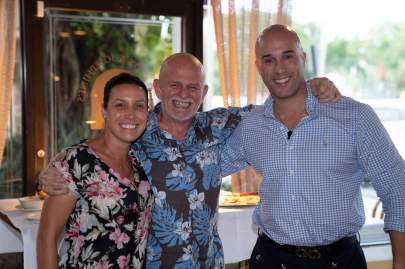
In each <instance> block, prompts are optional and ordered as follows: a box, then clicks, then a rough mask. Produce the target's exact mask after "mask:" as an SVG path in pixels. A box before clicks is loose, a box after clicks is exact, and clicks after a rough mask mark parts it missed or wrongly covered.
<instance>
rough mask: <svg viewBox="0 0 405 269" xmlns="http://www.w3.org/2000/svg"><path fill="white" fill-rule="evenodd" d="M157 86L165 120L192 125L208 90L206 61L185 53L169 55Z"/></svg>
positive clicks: (156, 82)
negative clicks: (205, 80) (205, 77)
mask: <svg viewBox="0 0 405 269" xmlns="http://www.w3.org/2000/svg"><path fill="white" fill-rule="evenodd" d="M153 85H154V88H155V91H156V95H157V96H158V98H159V99H160V101H161V103H162V112H161V114H162V121H165V123H169V124H170V123H174V122H175V123H177V124H185V125H188V124H190V123H191V121H192V118H193V117H194V115H195V113H196V112H197V111H198V108H199V107H200V105H201V103H202V101H203V99H204V97H205V95H206V93H207V90H208V87H207V85H204V70H203V67H202V64H201V63H200V62H199V61H198V60H197V58H195V57H194V56H192V55H189V54H185V53H180V54H175V55H173V56H171V57H169V58H168V59H167V60H166V61H165V62H164V63H163V64H162V67H161V69H160V73H159V80H155V81H154V84H153Z"/></svg>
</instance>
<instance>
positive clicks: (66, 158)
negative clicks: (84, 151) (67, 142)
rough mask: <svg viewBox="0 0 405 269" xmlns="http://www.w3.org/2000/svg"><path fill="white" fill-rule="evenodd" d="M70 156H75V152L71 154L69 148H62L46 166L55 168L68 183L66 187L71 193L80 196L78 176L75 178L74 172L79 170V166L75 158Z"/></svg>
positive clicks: (75, 173)
mask: <svg viewBox="0 0 405 269" xmlns="http://www.w3.org/2000/svg"><path fill="white" fill-rule="evenodd" d="M71 156H76V154H72V151H71V150H69V149H64V150H62V151H61V152H59V153H58V154H57V155H56V156H55V157H54V158H53V159H52V161H51V162H50V163H49V165H48V167H54V168H56V169H57V170H58V171H59V172H60V173H61V174H62V175H63V179H64V181H65V182H66V184H68V188H69V190H70V191H71V192H72V193H73V195H74V196H75V197H80V194H79V189H78V186H77V182H78V180H79V178H80V177H79V178H77V175H78V173H77V172H75V171H80V167H79V165H78V162H77V159H76V158H70V157H71Z"/></svg>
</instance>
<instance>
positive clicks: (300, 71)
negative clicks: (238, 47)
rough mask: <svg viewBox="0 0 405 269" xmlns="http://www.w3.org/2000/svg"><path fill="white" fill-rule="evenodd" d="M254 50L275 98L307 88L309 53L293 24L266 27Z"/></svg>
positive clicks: (260, 68)
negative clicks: (306, 76)
mask: <svg viewBox="0 0 405 269" xmlns="http://www.w3.org/2000/svg"><path fill="white" fill-rule="evenodd" d="M255 52H256V67H257V70H258V71H259V73H260V76H261V77H262V79H263V82H264V84H265V85H266V86H267V88H268V90H269V91H270V93H271V94H272V96H273V98H277V99H279V100H280V99H288V98H292V97H294V96H296V95H297V93H301V92H302V91H304V90H305V87H304V86H305V79H304V70H305V61H306V55H305V53H304V51H303V49H302V47H301V42H300V39H299V37H298V35H297V33H296V32H294V31H293V30H292V29H291V28H289V27H286V26H284V25H279V24H276V25H272V26H269V27H267V28H266V29H264V30H263V31H262V32H261V34H260V35H259V37H258V38H257V40H256V50H255Z"/></svg>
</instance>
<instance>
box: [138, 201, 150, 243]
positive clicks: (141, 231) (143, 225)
mask: <svg viewBox="0 0 405 269" xmlns="http://www.w3.org/2000/svg"><path fill="white" fill-rule="evenodd" d="M151 218H152V211H151V208H149V207H148V208H146V209H145V210H144V211H143V212H141V213H140V215H139V219H138V223H137V225H136V235H137V237H138V238H139V239H140V240H146V238H147V237H148V234H149V228H150V221H151Z"/></svg>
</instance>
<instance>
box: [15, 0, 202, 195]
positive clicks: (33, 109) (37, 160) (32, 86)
mask: <svg viewBox="0 0 405 269" xmlns="http://www.w3.org/2000/svg"><path fill="white" fill-rule="evenodd" d="M38 2H42V3H43V7H44V8H45V9H46V8H52V9H61V10H86V11H105V12H120V13H134V14H142V15H144V14H145V15H166V16H176V17H181V18H182V25H181V31H182V36H184V37H185V38H184V39H183V40H182V51H185V52H189V53H192V54H193V55H195V56H196V57H197V58H199V59H200V60H201V61H202V59H203V47H202V46H203V42H202V40H203V29H202V27H203V26H202V25H203V0H171V1H167V0H147V1H145V0H114V1H111V0H70V1H66V0H44V1H33V0H20V7H21V16H20V17H21V53H22V54H21V55H22V87H23V130H24V131H23V142H24V160H23V169H24V171H23V194H24V195H28V194H33V193H35V180H36V178H37V174H38V172H39V171H41V169H43V168H44V167H45V165H46V164H47V161H46V159H47V156H45V157H41V156H38V151H39V150H41V149H42V150H44V151H45V153H47V152H49V150H48V149H47V148H46V145H47V137H48V136H49V132H48V129H49V126H48V125H47V117H46V115H47V114H46V113H47V110H46V107H47V103H46V102H47V101H46V99H47V98H46V93H45V90H44V89H46V87H45V83H46V79H45V78H46V75H49V74H45V71H44V70H49V68H47V67H46V64H47V63H46V61H45V60H46V59H45V58H46V54H45V53H46V52H45V47H46V46H44V42H45V41H44V40H45V33H44V27H43V20H44V19H43V18H41V17H38V16H37V4H38Z"/></svg>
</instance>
